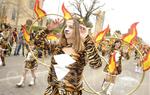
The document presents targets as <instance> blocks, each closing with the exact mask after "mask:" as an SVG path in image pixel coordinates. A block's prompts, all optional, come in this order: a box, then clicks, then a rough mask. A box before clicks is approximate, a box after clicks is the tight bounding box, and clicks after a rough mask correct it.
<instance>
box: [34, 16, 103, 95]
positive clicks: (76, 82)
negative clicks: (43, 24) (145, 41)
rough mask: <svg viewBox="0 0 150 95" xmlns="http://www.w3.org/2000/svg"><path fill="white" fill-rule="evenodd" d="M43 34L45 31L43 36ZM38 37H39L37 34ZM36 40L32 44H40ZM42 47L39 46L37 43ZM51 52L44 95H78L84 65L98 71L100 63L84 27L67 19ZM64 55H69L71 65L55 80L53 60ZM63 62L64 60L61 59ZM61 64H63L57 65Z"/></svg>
mask: <svg viewBox="0 0 150 95" xmlns="http://www.w3.org/2000/svg"><path fill="white" fill-rule="evenodd" d="M60 23H61V21H60V20H55V21H53V22H52V23H50V24H49V25H48V26H47V27H48V30H49V31H51V30H52V29H54V28H56V27H57V26H59V25H60ZM46 33H48V32H47V30H46V31H45V35H46ZM40 34H42V33H40ZM38 38H39V37H37V39H36V41H35V42H36V43H40V41H39V40H38ZM41 43H42V42H41ZM50 48H51V49H50V50H51V65H50V67H49V73H48V79H47V81H48V87H47V89H46V91H45V93H44V95H82V74H83V70H84V67H85V66H86V64H87V61H88V63H89V64H90V66H91V67H92V68H94V69H97V68H99V67H101V65H102V63H101V59H100V57H99V55H98V52H97V49H96V48H95V44H94V42H93V41H92V39H91V37H90V36H89V35H88V31H87V28H86V26H85V25H83V24H80V21H79V20H78V19H77V18H71V19H69V20H66V21H65V28H64V29H63V32H62V34H61V38H60V40H59V43H58V44H52V45H50ZM61 54H66V55H69V56H70V57H71V58H72V59H73V60H74V62H73V63H71V64H69V65H68V66H66V68H67V69H68V70H69V71H68V73H67V74H66V75H64V77H63V78H62V79H60V80H58V77H59V76H57V74H56V68H55V65H57V64H58V63H57V62H56V59H55V57H54V56H57V55H61ZM64 60H65V61H66V59H65V58H64ZM61 64H62V65H63V64H64V63H63V62H62V63H61Z"/></svg>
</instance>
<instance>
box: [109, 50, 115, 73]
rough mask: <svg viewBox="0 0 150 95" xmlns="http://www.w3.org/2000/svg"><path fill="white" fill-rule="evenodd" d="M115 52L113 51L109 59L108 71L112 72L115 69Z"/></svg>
mask: <svg viewBox="0 0 150 95" xmlns="http://www.w3.org/2000/svg"><path fill="white" fill-rule="evenodd" d="M115 56H116V52H114V53H113V54H112V55H111V56H110V59H109V65H108V72H110V73H114V71H115V69H116V60H115Z"/></svg>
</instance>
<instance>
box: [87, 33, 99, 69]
mask: <svg viewBox="0 0 150 95" xmlns="http://www.w3.org/2000/svg"><path fill="white" fill-rule="evenodd" d="M84 45H85V51H86V55H87V58H88V62H89V65H90V67H92V68H94V69H95V68H99V67H101V65H102V62H101V58H100V56H99V55H98V51H97V49H96V47H95V44H94V42H93V41H92V39H91V37H90V36H89V35H88V36H87V37H86V38H85V42H84Z"/></svg>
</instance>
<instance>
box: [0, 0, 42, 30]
mask: <svg viewBox="0 0 150 95" xmlns="http://www.w3.org/2000/svg"><path fill="white" fill-rule="evenodd" d="M39 1H40V6H41V7H42V5H43V1H44V0H39ZM34 4H35V0H0V23H7V24H8V23H9V24H10V25H11V26H15V27H18V26H21V25H23V24H26V22H28V23H30V22H32V21H35V20H36V14H35V12H34ZM40 24H41V23H40Z"/></svg>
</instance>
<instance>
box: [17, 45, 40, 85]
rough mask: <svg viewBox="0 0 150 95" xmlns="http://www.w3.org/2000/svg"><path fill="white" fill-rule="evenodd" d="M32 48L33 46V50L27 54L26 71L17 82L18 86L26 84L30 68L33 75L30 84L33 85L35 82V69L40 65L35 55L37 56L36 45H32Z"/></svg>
mask: <svg viewBox="0 0 150 95" xmlns="http://www.w3.org/2000/svg"><path fill="white" fill-rule="evenodd" d="M30 48H31V51H29V52H28V53H27V56H26V59H25V67H24V73H23V75H22V77H21V80H20V82H19V83H17V84H16V86H17V87H23V86H24V82H25V79H26V74H27V72H28V71H29V70H31V75H32V78H31V81H30V83H29V86H32V85H34V84H35V79H36V75H35V71H36V70H37V67H38V64H37V60H36V59H35V57H37V50H36V48H35V46H34V45H30ZM34 56H35V57H34Z"/></svg>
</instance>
